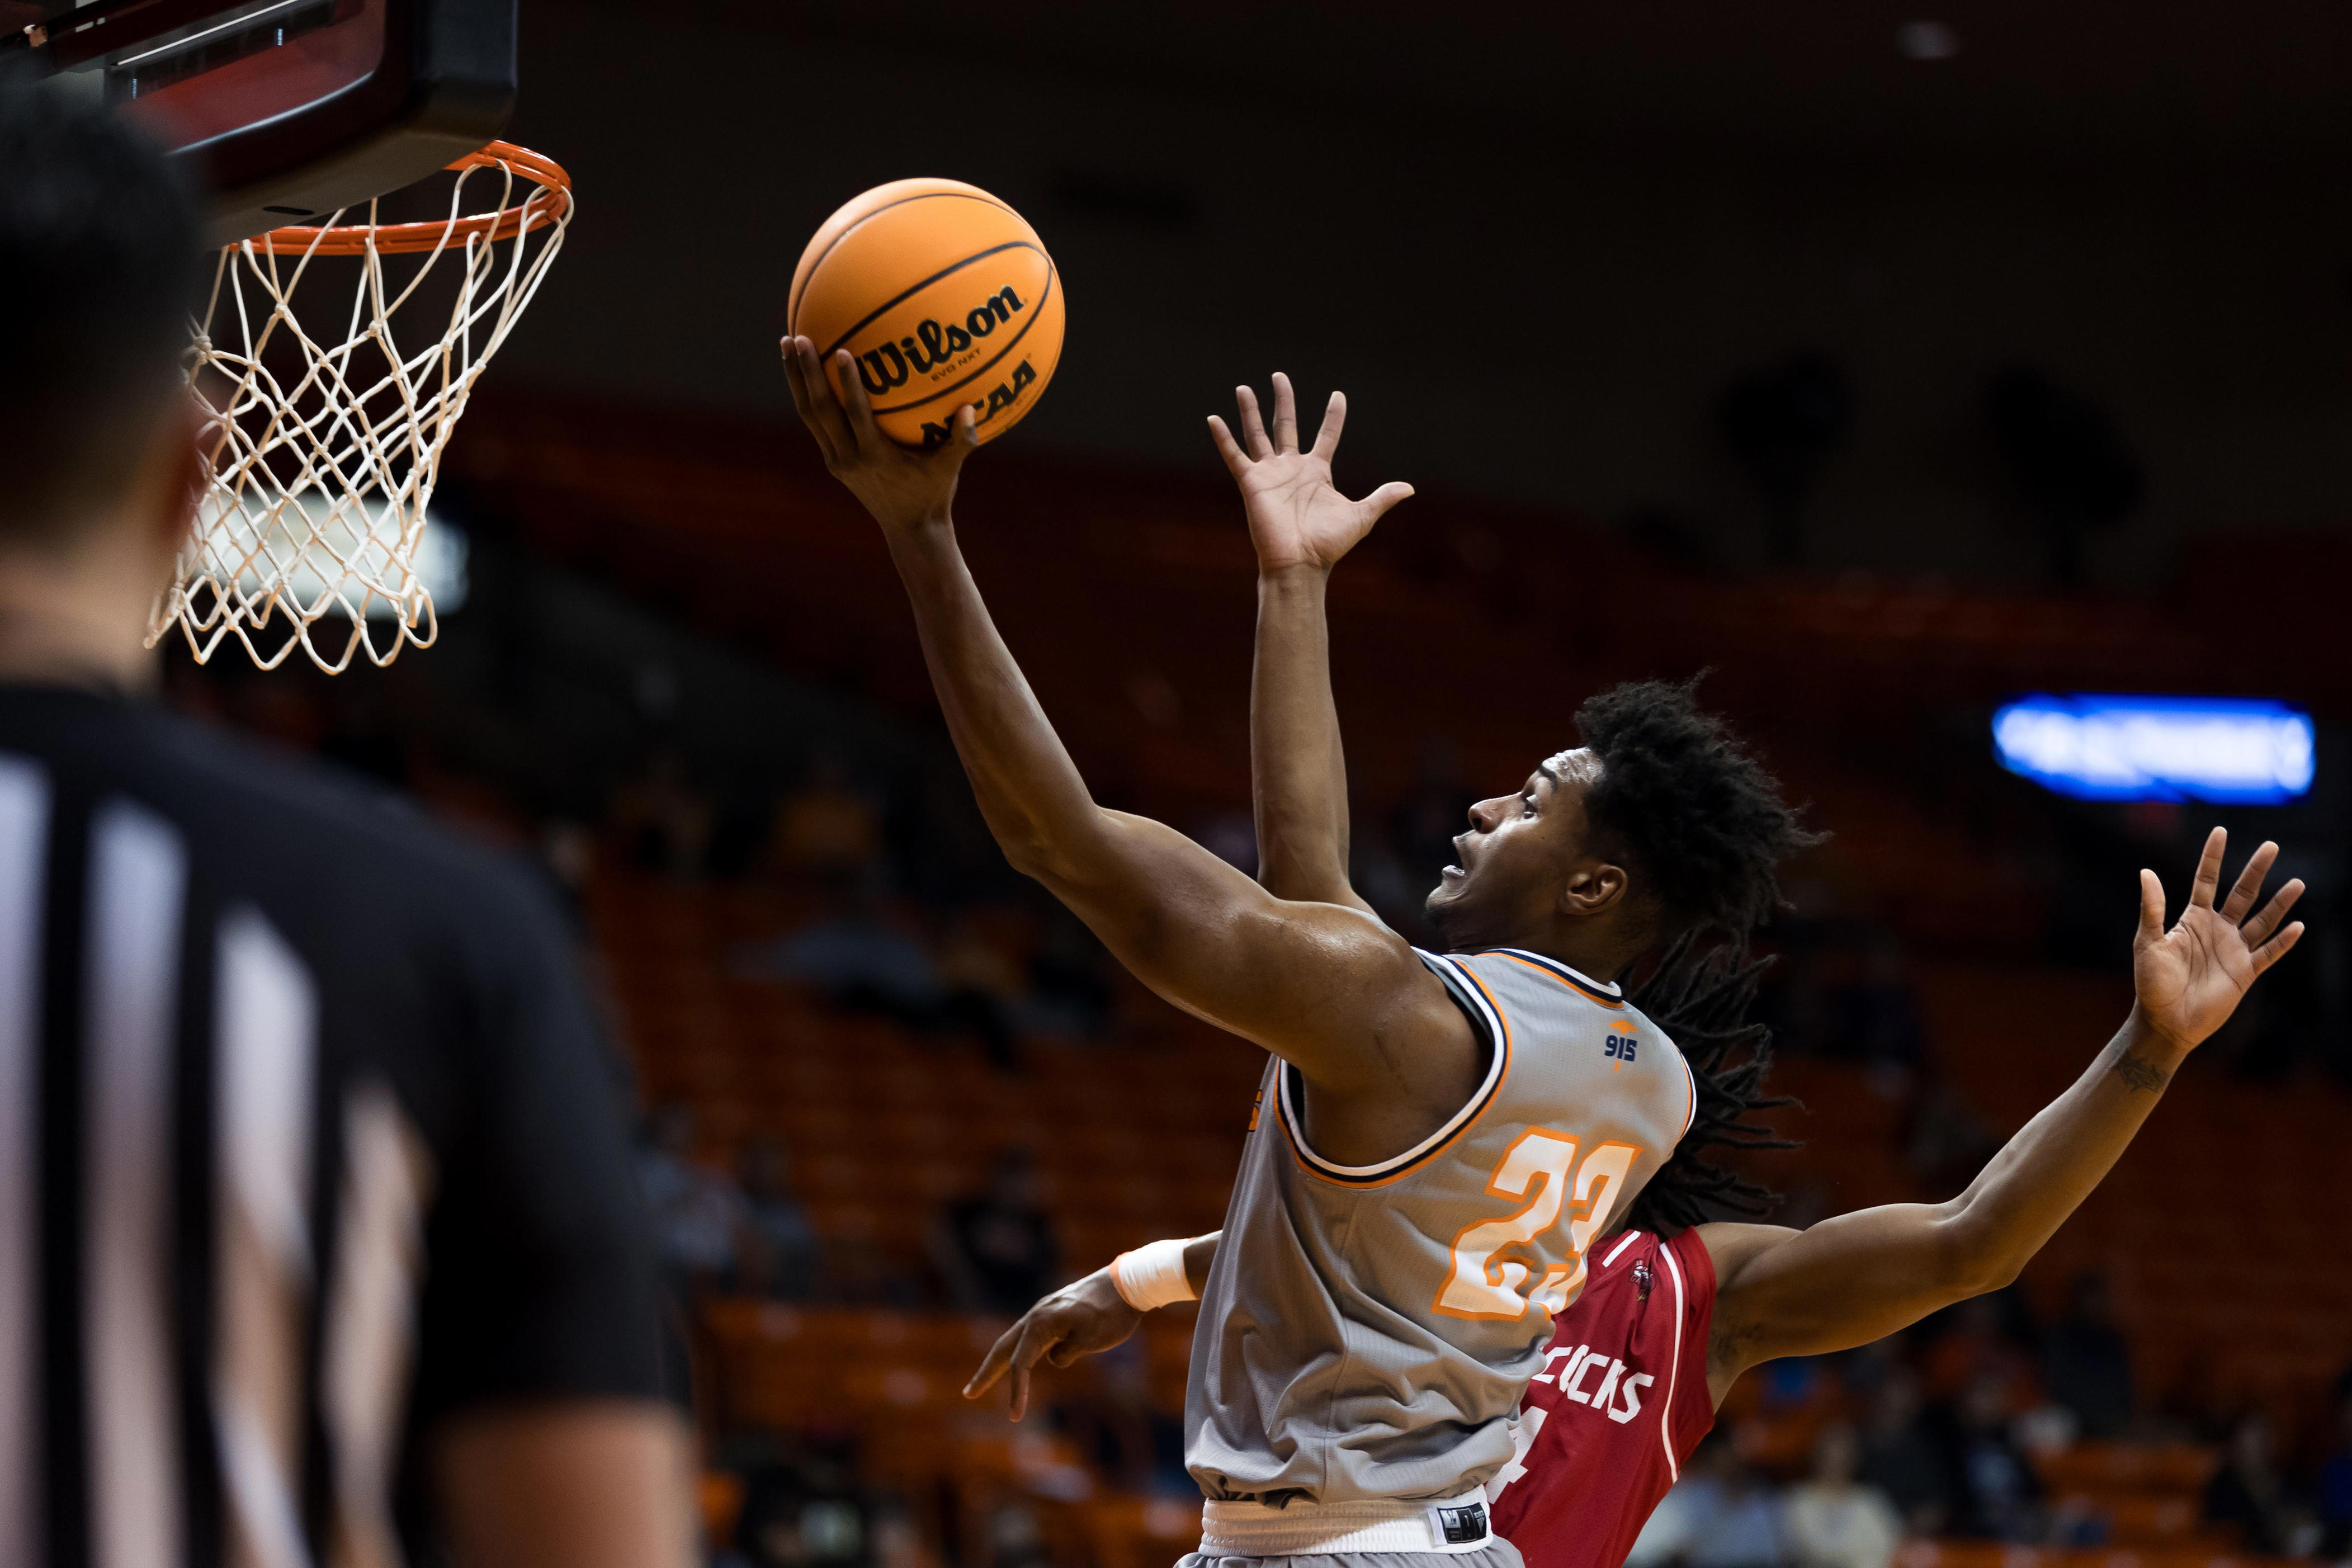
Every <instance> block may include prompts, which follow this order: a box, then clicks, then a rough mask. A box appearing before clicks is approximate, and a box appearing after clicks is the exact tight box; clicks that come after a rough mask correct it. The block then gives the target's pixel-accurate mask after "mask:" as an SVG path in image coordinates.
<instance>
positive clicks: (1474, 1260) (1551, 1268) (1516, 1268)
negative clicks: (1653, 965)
mask: <svg viewBox="0 0 2352 1568" xmlns="http://www.w3.org/2000/svg"><path fill="white" fill-rule="evenodd" d="M1629 1054H1630V1053H1629ZM1641 1155H1642V1151H1641V1150H1640V1149H1639V1148H1637V1147H1635V1146H1634V1145H1633V1144H1631V1143H1600V1144H1596V1145H1594V1147H1593V1149H1592V1152H1591V1153H1589V1154H1587V1155H1585V1156H1584V1159H1583V1161H1582V1162H1581V1163H1579V1162H1578V1160H1577V1157H1576V1156H1577V1143H1576V1140H1575V1139H1573V1138H1570V1137H1568V1136H1566V1135H1565V1134H1563V1133H1559V1132H1554V1131H1550V1130H1549V1129H1547V1128H1542V1127H1532V1128H1529V1129H1528V1131H1525V1132H1522V1133H1521V1134H1519V1136H1518V1138H1517V1140H1516V1141H1514V1142H1513V1143H1512V1144H1511V1146H1510V1148H1509V1149H1507V1150H1506V1151H1505V1152H1504V1153H1503V1159H1502V1163H1500V1164H1498V1165H1496V1167H1495V1173H1494V1174H1493V1175H1492V1176H1491V1177H1489V1178H1487V1181H1486V1190H1487V1191H1488V1192H1490V1193H1492V1194H1495V1195H1496V1197H1500V1198H1519V1199H1524V1200H1525V1202H1524V1204H1523V1205H1522V1206H1521V1207H1520V1208H1519V1210H1518V1212H1517V1213H1516V1214H1511V1215H1505V1216H1504V1217H1503V1218H1501V1219H1490V1220H1481V1221H1479V1222H1478V1223H1477V1224H1475V1225H1472V1226H1465V1228H1464V1229H1463V1232H1462V1234H1461V1235H1460V1236H1457V1237H1454V1264H1453V1268H1451V1269H1450V1270H1449V1271H1448V1272H1447V1274H1446V1276H1445V1284H1444V1288H1442V1289H1440V1290H1439V1291H1438V1292H1437V1300H1436V1301H1435V1302H1434V1303H1433V1308H1434V1310H1437V1311H1440V1312H1443V1313H1444V1314H1445V1315H1446V1316H1447V1317H1449V1318H1479V1319H1487V1320H1494V1319H1501V1320H1506V1321H1507V1320H1511V1319H1516V1318H1520V1317H1524V1316H1526V1314H1527V1311H1528V1308H1529V1307H1530V1306H1536V1307H1541V1308H1542V1309H1543V1310H1545V1311H1547V1312H1558V1311H1559V1310H1561V1309H1563V1308H1565V1307H1566V1306H1567V1305H1568V1303H1569V1301H1570V1299H1571V1298H1573V1297H1574V1296H1575V1294H1576V1291H1577V1289H1578V1287H1579V1286H1580V1285H1582V1284H1583V1283H1584V1249H1585V1247H1588V1246H1590V1245H1591V1241H1592V1238H1593V1237H1595V1236H1597V1235H1599V1234H1600V1232H1601V1227H1602V1226H1605V1225H1607V1224H1608V1223H1609V1211H1610V1210H1611V1209H1612V1208H1614V1207H1616V1205H1617V1200H1618V1198H1619V1197H1620V1196H1621V1195H1622V1192H1623V1189H1624V1185H1625V1177H1626V1175H1627V1173H1630V1172H1631V1171H1632V1170H1633V1162H1634V1161H1636V1160H1638V1159H1640V1158H1641ZM1563 1210H1565V1211H1567V1224H1566V1226H1565V1227H1564V1228H1565V1230H1566V1233H1567V1234H1566V1236H1565V1237H1563V1238H1562V1239H1563V1240H1564V1241H1565V1242H1566V1246H1565V1247H1556V1248H1554V1249H1551V1250H1557V1251H1559V1252H1563V1253H1564V1254H1565V1256H1564V1258H1563V1259H1562V1261H1560V1262H1558V1263H1549V1262H1547V1261H1546V1260H1545V1257H1544V1253H1545V1251H1546V1250H1547V1249H1544V1248H1539V1247H1537V1246H1536V1245H1535V1243H1536V1239H1537V1238H1538V1237H1540V1236H1542V1235H1543V1234H1544V1232H1546V1231H1548V1230H1549V1229H1551V1228H1552V1227H1553V1226H1555V1225H1559V1224H1560V1220H1561V1214H1562V1211H1563ZM1538 1269H1541V1271H1542V1272H1541V1275H1540V1277H1538V1274H1537V1270H1538ZM1530 1284H1532V1288H1531V1289H1523V1287H1528V1286H1529V1285H1530Z"/></svg>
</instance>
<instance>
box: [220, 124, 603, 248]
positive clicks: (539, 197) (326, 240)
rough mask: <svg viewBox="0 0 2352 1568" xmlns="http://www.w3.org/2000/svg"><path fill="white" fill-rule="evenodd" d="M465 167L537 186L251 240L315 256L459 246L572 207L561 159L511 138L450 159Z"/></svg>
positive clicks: (455, 167)
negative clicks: (513, 199) (423, 218)
mask: <svg viewBox="0 0 2352 1568" xmlns="http://www.w3.org/2000/svg"><path fill="white" fill-rule="evenodd" d="M448 168H449V169H450V170H451V171H452V172H453V173H454V172H460V171H463V170H467V169H491V168H503V169H508V170H511V171H512V172H513V173H514V174H519V175H520V176H521V177H522V178H523V179H524V180H526V181H528V182H530V184H534V185H536V186H538V187H539V188H538V189H537V190H535V191H533V192H532V193H531V194H530V195H527V196H525V197H524V198H523V199H522V200H521V201H520V202H519V203H517V204H516V205H513V206H510V207H507V208H504V209H503V210H501V211H499V212H494V213H478V214H476V215H474V216H471V217H460V218H439V219H436V220H434V221H431V222H427V223H388V224H382V225H376V224H364V223H339V224H335V225H332V226H327V227H315V226H293V227H289V228H273V229H271V230H270V231H269V232H268V234H264V235H257V236H256V237H255V238H254V239H253V241H251V243H253V244H255V245H257V246H261V247H267V248H268V249H270V250H273V251H275V252H277V253H278V254H279V255H284V254H286V253H287V252H289V251H292V252H296V253H300V252H304V251H308V252H310V254H311V255H314V256H363V255H365V254H366V253H367V251H368V250H369V248H370V247H371V246H373V248H374V250H375V251H376V252H377V254H379V255H394V256H396V255H404V254H408V253H412V252H415V251H419V250H431V249H433V248H434V247H436V246H440V245H444V244H455V245H458V246H463V245H464V244H465V242H466V240H467V237H469V236H473V235H480V236H482V237H483V238H484V239H485V240H490V241H495V240H501V239H512V238H514V237H516V236H517V235H519V234H524V233H528V232H529V231H530V230H531V229H535V228H544V227H546V226H548V225H549V224H551V223H553V222H555V221H556V220H557V219H559V218H561V217H562V216H564V215H566V214H567V213H569V212H570V211H571V210H572V176H571V175H569V174H565V173H564V172H563V167H562V164H560V163H556V161H555V160H554V159H552V158H548V157H543V156H541V154H539V153H534V152H531V151H530V149H529V148H527V147H518V146H516V145H514V143H512V142H491V143H490V144H489V145H488V146H487V147H485V148H483V149H482V150H481V151H480V152H478V153H467V154H466V155H465V156H464V157H462V158H460V159H458V160H457V162H456V163H451V164H449V165H448Z"/></svg>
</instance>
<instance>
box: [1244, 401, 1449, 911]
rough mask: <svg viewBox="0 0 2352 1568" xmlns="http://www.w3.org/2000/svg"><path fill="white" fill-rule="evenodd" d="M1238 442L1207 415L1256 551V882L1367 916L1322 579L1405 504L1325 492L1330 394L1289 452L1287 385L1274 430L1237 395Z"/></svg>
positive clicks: (1332, 408) (1337, 404)
mask: <svg viewBox="0 0 2352 1568" xmlns="http://www.w3.org/2000/svg"><path fill="white" fill-rule="evenodd" d="M1234 404H1235V405H1236V408H1237V411H1238V414H1239V418H1238V420H1237V421H1236V422H1237V423H1238V424H1239V425H1240V426H1241V435H1240V437H1239V439H1236V438H1235V437H1234V433H1233V432H1232V431H1230V430H1228V429H1227V428H1226V427H1225V422H1224V421H1223V420H1222V419H1220V418H1218V417H1217V416H1215V415H1211V416H1209V436H1210V438H1211V439H1212V440H1213V441H1215V442H1216V444H1217V451H1218V454H1219V455H1220V456H1222V457H1223V458H1224V460H1225V467H1226V468H1228V469H1229V470H1231V472H1232V473H1233V476H1234V483H1235V484H1237V485H1239V486H1240V487H1241V492H1242V507H1243V510H1244V513H1245V514H1246V515H1247V517H1248V519H1249V531H1250V542H1251V544H1252V545H1253V546H1254V547H1255V549H1256V551H1257V658H1256V662H1255V665H1254V666H1253V668H1252V670H1251V676H1250V785H1251V793H1252V795H1253V797H1254V802H1253V803H1254V805H1255V807H1256V812H1257V855H1258V880H1259V881H1261V882H1263V883H1265V886H1266V888H1267V889H1269V890H1270V891H1272V892H1273V893H1274V894H1275V895H1276V897H1278V898H1285V899H1312V900H1322V901H1324V902H1328V903H1335V904H1348V905H1351V906H1353V907H1354V908H1357V909H1360V910H1367V911H1369V910H1370V908H1371V906H1370V904H1367V903H1366V902H1364V900H1362V899H1361V898H1360V897H1358V896H1357V893H1356V890H1355V889H1354V887H1353V886H1352V885H1350V883H1349V880H1348V764H1347V759H1346V757H1345V755H1344V753H1343V752H1342V751H1341V748H1340V744H1339V710H1338V708H1337V707H1336V706H1335V705H1334V704H1333V702H1332V700H1331V657H1330V638H1329V632H1328V627H1327V626H1326V624H1325V620H1324V603H1323V601H1324V589H1325V585H1326V584H1327V583H1328V581H1329V578H1330V575H1331V569H1332V568H1333V567H1334V566H1336V565H1338V564H1339V560H1340V558H1341V557H1342V556H1344V555H1346V554H1347V553H1348V552H1349V551H1350V550H1352V549H1354V548H1355V547H1356V545H1357V543H1358V542H1360V541H1361V540H1362V539H1363V537H1364V535H1366V534H1367V533H1370V531H1371V530H1372V524H1373V523H1375V522H1377V521H1380V517H1381V513H1382V512H1385V511H1386V510H1388V509H1389V508H1391V507H1392V506H1394V505H1395V504H1396V503H1397V502H1399V501H1401V500H1404V499H1405V497H1407V496H1409V495H1411V494H1412V486H1411V485H1404V484H1386V485H1382V486H1381V488H1380V489H1376V490H1374V491H1373V492H1372V493H1371V494H1370V495H1369V496H1366V497H1365V498H1364V499H1363V500H1360V501H1351V500H1348V499H1347V497H1345V496H1343V495H1341V494H1340V493H1339V490H1338V489H1337V488H1335V487H1334V486H1333V484H1332V482H1331V459H1332V458H1333V456H1334V455H1336V454H1337V453H1338V451H1339V432H1340V429H1341V428H1342V427H1343V426H1345V425H1346V424H1347V422H1348V399H1347V396H1346V395H1345V394H1343V393H1338V392H1335V393H1333V394H1332V395H1331V402H1330V405H1329V406H1328V407H1327V408H1326V409H1325V410H1324V414H1323V427H1322V429H1321V430H1320V431H1319V432H1318V433H1317V435H1316V437H1315V444H1314V445H1313V446H1312V447H1308V448H1307V449H1306V450H1305V451H1303V452H1302V451H1301V450H1299V447H1298V405H1297V399H1296V397H1295V396H1294V395H1292V393H1291V389H1290V378H1289V377H1288V376H1286V375H1284V374H1282V373H1281V372H1280V371H1276V373H1275V375H1274V430H1273V434H1272V436H1271V437H1269V436H1268V434H1267V432H1266V428H1265V423H1264V422H1263V421H1262V420H1261V419H1260V418H1259V416H1258V406H1257V394H1256V393H1255V392H1254V391H1253V390H1251V389H1250V388H1249V387H1247V386H1237V387H1235V388H1234Z"/></svg>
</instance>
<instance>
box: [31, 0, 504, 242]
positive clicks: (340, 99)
mask: <svg viewBox="0 0 2352 1568" xmlns="http://www.w3.org/2000/svg"><path fill="white" fill-rule="evenodd" d="M515 5H516V0H89V3H88V4H84V5H74V4H72V0H0V28H5V37H0V56H16V55H20V54H29V55H30V56H31V57H32V58H33V59H34V60H36V61H37V62H39V63H40V64H41V65H42V66H44V67H46V68H47V69H48V70H49V71H50V72H52V73H54V74H55V76H56V77H57V78H58V82H57V85H58V88H59V89H64V90H74V89H79V90H85V91H90V92H97V93H102V94H104V95H105V96H106V98H107V99H108V100H110V101H111V102H114V103H116V104H118V105H119V106H120V107H121V110H122V111H123V112H124V113H125V114H127V115H129V116H130V117H131V118H132V119H134V120H136V121H139V122H140V123H141V124H142V126H144V127H145V128H146V129H147V130H148V131H149V132H151V133H152V134H153V135H154V136H156V137H157V138H158V139H159V140H161V141H162V142H163V143H164V144H165V146H166V147H168V148H169V149H171V151H172V152H173V153H174V154H175V155H177V156H180V157H184V158H187V159H189V160H191V161H192V162H193V163H194V165H195V167H196V170H197V172H198V173H199V174H200V175H201V176H202V178H203V180H204V182H205V185H206V187H207V188H208V189H209V190H210V191H211V192H212V193H213V206H212V210H211V212H210V214H209V218H210V229H209V232H208V234H207V236H206V238H207V240H208V242H209V243H211V244H215V245H224V244H228V243H231V242H233V241H236V240H240V239H244V238H247V237H251V236H253V235H257V234H259V233H261V232H263V231H265V230H267V229H271V228H276V227H278V226H283V225H287V224H299V223H303V222H306V221H318V220H320V219H321V218H323V217H324V216H325V215H327V214H329V213H331V212H333V211H334V210H335V209H337V208H339V207H344V206H350V205H353V204H357V203H364V202H365V201H367V200H368V199H369V198H370V197H373V196H377V195H383V194H384V193H385V192H388V191H393V190H397V189H399V188H400V187H402V186H404V185H407V184H412V183H414V182H415V181H417V180H419V179H422V178H424V177H425V175H427V174H432V173H433V172H435V171H436V170H438V169H441V168H443V167H444V166H446V164H448V163H450V162H451V161H452V160H453V159H456V158H457V157H460V156H462V155H463V154H465V153H471V152H473V151H474V150H475V149H477V148H478V147H481V146H483V145H484V144H485V143H487V142H490V141H491V140H493V139H494V138H496V137H497V136H498V134H499V132H500V131H501V130H503V129H504V128H505V125H506V121H507V119H508V116H509V114H510V113H512V111H513V109H514V100H515V75H516V73H515Z"/></svg>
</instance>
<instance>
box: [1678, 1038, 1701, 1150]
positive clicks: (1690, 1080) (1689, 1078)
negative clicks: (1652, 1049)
mask: <svg viewBox="0 0 2352 1568" xmlns="http://www.w3.org/2000/svg"><path fill="white" fill-rule="evenodd" d="M1675 1060H1676V1061H1678V1062H1680V1063H1682V1064H1683V1080H1684V1081H1685V1083H1687V1084H1689V1085H1690V1109H1689V1110H1685V1111H1684V1112H1683V1130H1682V1131H1680V1132H1677V1133H1675V1142H1677V1143H1679V1142H1682V1141H1683V1140H1684V1139H1685V1138H1686V1137H1688V1136H1689V1135H1690V1130H1691V1123H1692V1122H1694V1121H1697V1120H1698V1074H1697V1073H1696V1072H1695V1071H1693V1070H1692V1069H1691V1065H1690V1058H1688V1057H1686V1056H1685V1055H1683V1048H1682V1047H1680V1046H1676V1047H1675Z"/></svg>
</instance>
